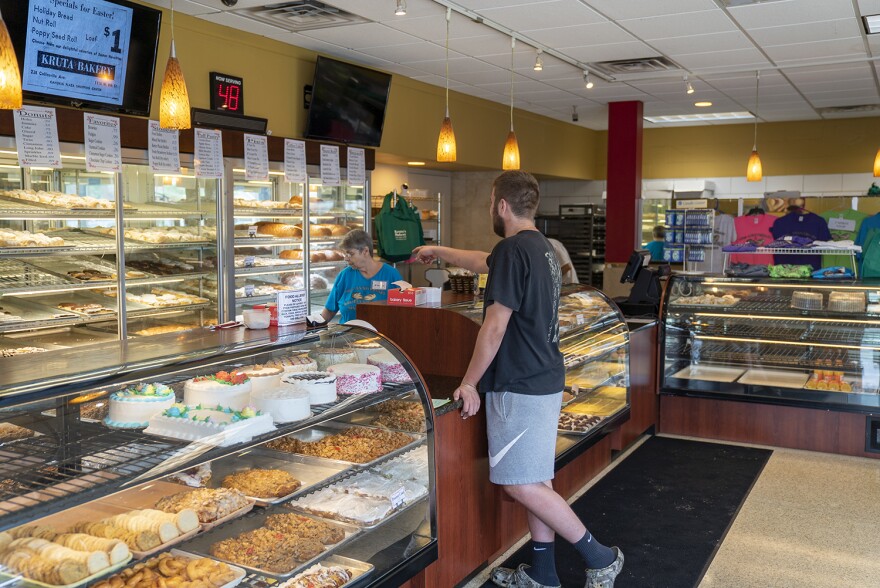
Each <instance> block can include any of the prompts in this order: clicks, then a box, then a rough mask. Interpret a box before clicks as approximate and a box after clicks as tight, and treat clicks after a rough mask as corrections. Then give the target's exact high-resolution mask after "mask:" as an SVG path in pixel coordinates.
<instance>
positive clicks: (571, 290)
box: [447, 286, 630, 459]
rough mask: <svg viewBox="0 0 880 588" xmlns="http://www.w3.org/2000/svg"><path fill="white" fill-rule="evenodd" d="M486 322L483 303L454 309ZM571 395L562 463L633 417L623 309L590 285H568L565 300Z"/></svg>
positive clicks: (564, 343) (562, 430)
mask: <svg viewBox="0 0 880 588" xmlns="http://www.w3.org/2000/svg"><path fill="white" fill-rule="evenodd" d="M447 308H449V309H452V310H456V311H457V312H459V313H461V314H464V315H465V316H467V317H468V318H470V319H471V320H473V321H474V322H477V323H482V320H483V308H482V302H477V303H460V304H455V305H451V306H448V307H447ZM559 349H560V351H562V354H563V358H564V361H565V392H564V393H563V402H562V405H563V406H562V410H561V412H560V417H559V436H558V438H557V442H556V454H557V459H559V458H560V457H561V456H563V455H564V454H565V453H567V452H568V451H569V450H571V449H573V448H574V447H575V446H578V445H580V444H581V442H582V441H583V440H584V439H586V438H594V437H597V436H599V435H601V434H602V433H605V432H607V431H608V430H609V429H610V428H611V427H613V426H615V425H617V424H619V423H620V422H622V421H623V420H625V419H626V418H627V417H628V416H629V408H630V396H629V329H628V328H627V326H626V322H625V320H624V318H623V315H622V314H621V312H620V310H619V309H618V308H617V306H616V305H615V304H614V302H612V301H611V300H610V299H609V298H608V297H607V296H605V294H604V293H602V292H601V291H599V290H596V289H594V288H592V287H590V286H565V287H563V290H562V296H561V298H560V301H559Z"/></svg>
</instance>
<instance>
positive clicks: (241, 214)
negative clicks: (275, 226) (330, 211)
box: [233, 206, 303, 218]
mask: <svg viewBox="0 0 880 588" xmlns="http://www.w3.org/2000/svg"><path fill="white" fill-rule="evenodd" d="M233 215H234V216H235V218H288V217H296V218H299V217H302V216H303V209H302V207H299V208H245V207H241V206H236V207H235V208H234V210H233Z"/></svg>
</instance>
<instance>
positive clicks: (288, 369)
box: [0, 326, 437, 587]
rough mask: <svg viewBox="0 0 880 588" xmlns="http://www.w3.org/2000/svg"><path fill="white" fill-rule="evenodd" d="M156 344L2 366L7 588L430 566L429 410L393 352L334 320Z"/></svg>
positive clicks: (392, 573) (1, 575)
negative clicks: (323, 325) (325, 325)
mask: <svg viewBox="0 0 880 588" xmlns="http://www.w3.org/2000/svg"><path fill="white" fill-rule="evenodd" d="M151 342H153V343H155V344H154V345H146V344H141V345H137V346H132V345H130V344H128V343H126V342H108V343H100V344H97V345H96V346H94V347H92V348H91V353H90V354H89V355H88V356H87V357H84V356H83V354H82V352H81V351H78V350H72V349H62V350H57V351H51V352H47V353H45V354H43V357H44V361H41V362H40V364H39V365H37V364H35V363H34V362H32V361H28V360H29V359H30V358H27V357H9V358H4V359H0V370H2V371H3V373H4V376H5V377H4V385H3V387H2V388H0V455H2V459H0V582H2V583H3V585H4V586H31V585H40V586H43V585H65V586H71V587H72V586H86V585H90V586H108V585H113V586H115V585H117V583H111V584H104V583H102V582H103V581H105V580H108V579H109V578H110V577H111V576H119V575H121V576H122V577H123V578H125V579H124V580H123V581H124V582H125V581H129V580H131V578H132V577H133V576H134V575H136V574H139V573H144V574H147V575H150V574H157V576H156V577H158V576H162V577H163V580H162V581H163V582H167V583H168V585H177V584H179V583H180V582H182V581H184V580H187V579H191V578H193V577H204V578H208V577H210V578H212V579H211V582H212V583H211V584H210V585H219V584H218V583H217V581H215V580H217V578H223V579H227V576H228V580H229V581H232V580H241V582H242V584H241V585H245V586H255V587H265V586H270V585H276V584H278V583H279V582H282V581H285V580H287V579H290V578H293V577H295V576H297V575H298V574H300V573H302V572H303V571H305V570H306V569H308V568H311V567H312V566H313V565H315V564H321V565H323V566H340V567H342V568H344V569H346V570H348V571H349V572H350V573H351V574H352V576H353V577H354V579H355V580H357V582H356V583H357V585H358V586H367V585H369V586H389V587H391V586H399V585H401V584H402V583H404V582H405V581H406V580H407V579H409V578H410V577H412V576H413V575H415V574H416V573H418V572H419V571H420V570H421V569H423V568H424V567H425V566H427V565H428V564H429V563H431V562H432V561H434V560H436V558H437V543H436V536H437V535H436V507H435V504H436V503H435V490H434V488H435V469H434V423H433V412H432V409H431V406H430V400H429V398H428V395H427V393H426V390H425V387H424V384H423V382H422V381H421V379H420V377H419V374H418V372H417V371H416V370H415V369H414V368H413V367H412V366H411V365H410V364H409V363H408V361H407V359H406V357H405V356H404V354H403V353H401V352H400V351H399V350H398V349H397V348H396V347H395V346H394V345H393V344H391V343H390V342H389V341H388V340H386V339H384V338H383V337H381V336H378V335H376V334H375V333H373V332H371V331H367V330H363V329H359V328H357V327H347V326H334V327H332V328H330V329H322V330H319V331H305V330H302V329H294V328H286V329H280V330H279V331H278V332H277V333H274V334H273V335H272V336H267V335H266V334H265V331H264V332H262V334H261V333H260V332H256V331H248V330H245V329H237V330H233V331H218V332H211V331H209V330H200V331H189V332H186V333H175V334H168V335H159V336H157V337H155V338H153V339H151ZM316 369H321V370H326V371H324V372H323V373H316V371H315V370H316ZM301 370H312V371H309V372H303V371H301ZM380 374H382V379H381V380H380V379H379V378H380ZM334 378H335V382H334V381H333V379H334ZM380 382H381V383H380ZM169 549H172V551H170V553H166V552H168V550H169ZM191 560H196V561H191ZM212 562H213V563H212ZM218 562H220V563H218ZM141 564H143V565H141ZM144 570H146V571H144ZM187 575H188V576H187ZM218 581H219V580H218ZM114 582H115V581H114ZM159 585H162V584H159Z"/></svg>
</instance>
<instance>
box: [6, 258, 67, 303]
mask: <svg viewBox="0 0 880 588" xmlns="http://www.w3.org/2000/svg"><path fill="white" fill-rule="evenodd" d="M36 259H40V258H36ZM70 284H71V279H70V278H67V277H59V276H56V275H55V274H53V273H51V272H47V271H45V270H43V269H42V268H41V267H37V264H36V263H30V264H28V263H24V262H23V261H18V260H16V259H0V290H2V291H3V293H4V294H10V293H12V292H15V291H28V290H35V289H36V290H43V289H45V288H50V289H51V288H64V287H65V286H68V287H69V286H70Z"/></svg>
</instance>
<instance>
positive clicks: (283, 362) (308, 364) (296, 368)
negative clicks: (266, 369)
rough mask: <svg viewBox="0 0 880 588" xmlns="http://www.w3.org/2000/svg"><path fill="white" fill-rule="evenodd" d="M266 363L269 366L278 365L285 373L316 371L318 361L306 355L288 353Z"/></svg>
mask: <svg viewBox="0 0 880 588" xmlns="http://www.w3.org/2000/svg"><path fill="white" fill-rule="evenodd" d="M266 365H267V366H270V367H279V368H281V369H282V370H284V373H285V374H294V373H298V372H316V371H318V362H316V361H315V360H314V359H312V358H311V357H309V356H308V355H290V356H287V357H277V358H275V359H273V360H272V361H270V362H269V363H267V364H266Z"/></svg>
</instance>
